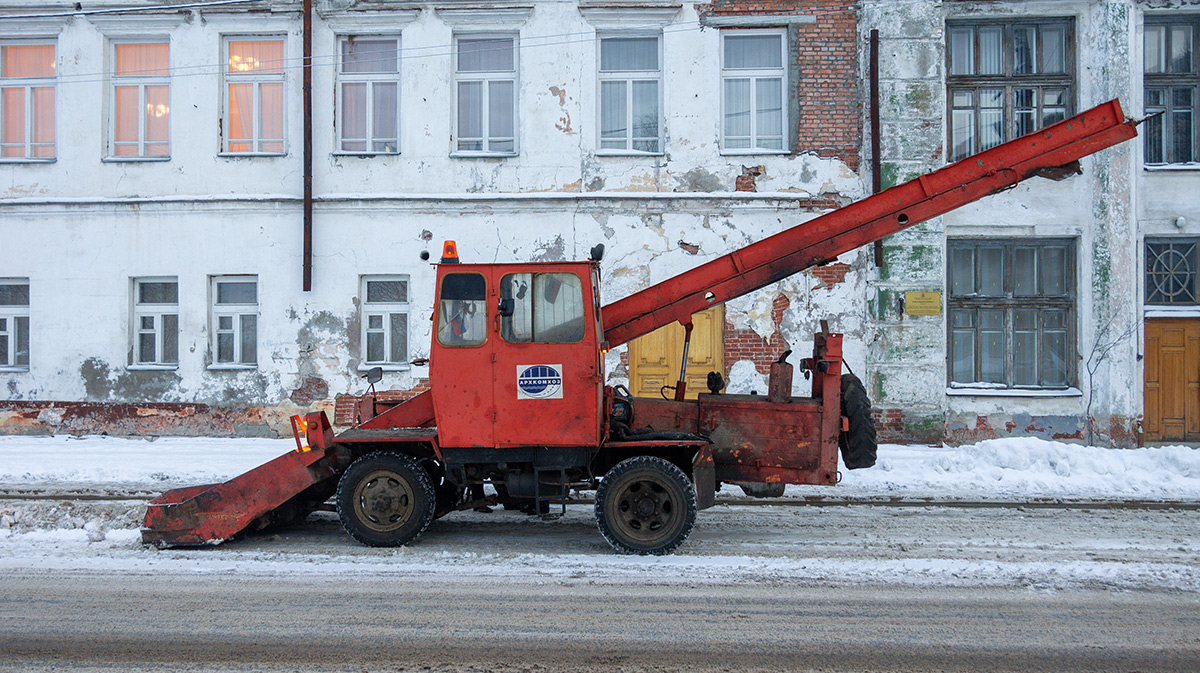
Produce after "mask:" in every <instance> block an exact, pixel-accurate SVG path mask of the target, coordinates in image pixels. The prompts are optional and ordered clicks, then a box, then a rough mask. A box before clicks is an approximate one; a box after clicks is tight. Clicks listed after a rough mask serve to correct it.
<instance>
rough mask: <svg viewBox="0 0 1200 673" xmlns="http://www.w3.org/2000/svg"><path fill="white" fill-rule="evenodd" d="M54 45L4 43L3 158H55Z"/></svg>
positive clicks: (0, 52) (0, 45)
mask: <svg viewBox="0 0 1200 673" xmlns="http://www.w3.org/2000/svg"><path fill="white" fill-rule="evenodd" d="M55 59H56V56H55V47H54V43H52V42H51V43H39V42H29V41H5V42H0V159H24V160H49V159H53V158H54V90H55Z"/></svg>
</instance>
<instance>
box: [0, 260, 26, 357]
mask: <svg viewBox="0 0 1200 673" xmlns="http://www.w3.org/2000/svg"><path fill="white" fill-rule="evenodd" d="M0 369H4V370H8V371H27V370H28V369H29V279H28V278H0Z"/></svg>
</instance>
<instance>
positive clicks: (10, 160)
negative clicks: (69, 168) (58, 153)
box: [0, 157, 58, 164]
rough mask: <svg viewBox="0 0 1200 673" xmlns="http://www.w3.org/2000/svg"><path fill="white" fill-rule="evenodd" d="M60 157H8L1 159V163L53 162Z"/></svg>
mask: <svg viewBox="0 0 1200 673" xmlns="http://www.w3.org/2000/svg"><path fill="white" fill-rule="evenodd" d="M56 161H58V157H6V158H2V159H0V164H52V163H54V162H56Z"/></svg>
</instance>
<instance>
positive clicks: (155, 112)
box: [146, 86, 171, 156]
mask: <svg viewBox="0 0 1200 673" xmlns="http://www.w3.org/2000/svg"><path fill="white" fill-rule="evenodd" d="M170 115H171V88H170V87H168V86H147V87H146V142H147V143H154V145H153V146H151V145H149V144H148V145H147V147H146V154H147V155H149V156H166V154H167V145H166V142H167V140H168V139H169V138H170V128H171V127H170Z"/></svg>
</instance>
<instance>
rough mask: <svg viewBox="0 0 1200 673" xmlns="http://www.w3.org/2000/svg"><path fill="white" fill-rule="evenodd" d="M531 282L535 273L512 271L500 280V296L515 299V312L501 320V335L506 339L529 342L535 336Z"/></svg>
mask: <svg viewBox="0 0 1200 673" xmlns="http://www.w3.org/2000/svg"><path fill="white" fill-rule="evenodd" d="M531 282H533V275H532V274H528V273H510V274H507V275H506V276H504V278H503V279H502V280H501V281H500V297H501V298H502V299H512V300H513V314H512V315H511V316H505V317H503V318H501V320H500V336H501V337H502V338H503V339H504V340H505V341H510V342H528V341H531V340H532V338H533V333H532V332H533V297H532V296H531V295H530V293H529V285H530V283H531Z"/></svg>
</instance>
